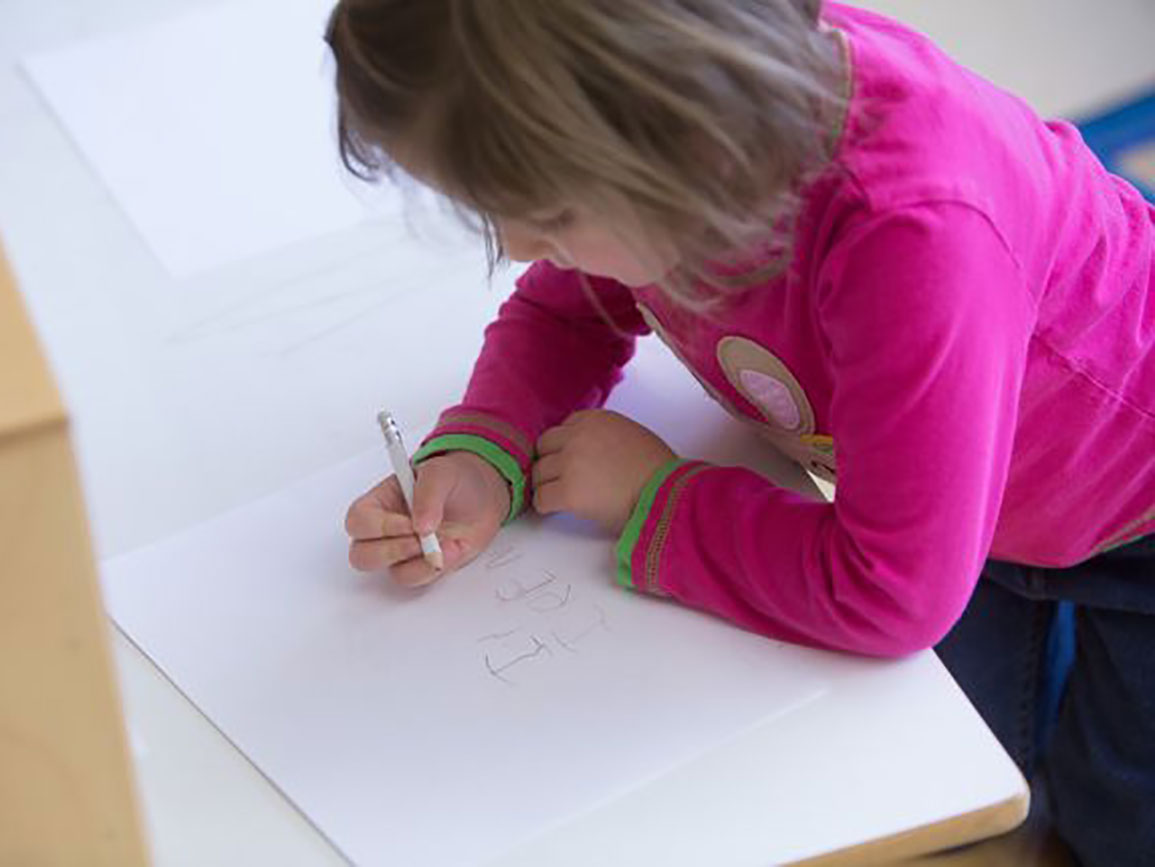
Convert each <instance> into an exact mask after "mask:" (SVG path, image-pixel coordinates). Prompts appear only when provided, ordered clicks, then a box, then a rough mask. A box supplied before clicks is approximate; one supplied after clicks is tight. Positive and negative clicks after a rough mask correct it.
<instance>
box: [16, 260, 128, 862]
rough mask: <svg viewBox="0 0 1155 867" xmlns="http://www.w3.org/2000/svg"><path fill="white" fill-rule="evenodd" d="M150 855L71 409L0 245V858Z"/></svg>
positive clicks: (76, 859) (41, 859)
mask: <svg viewBox="0 0 1155 867" xmlns="http://www.w3.org/2000/svg"><path fill="white" fill-rule="evenodd" d="M146 863H148V855H147V850H146V847H145V843H144V838H143V835H142V833H141V826H140V823H139V820H138V810H137V805H136V795H135V792H134V785H133V779H132V774H131V771H130V764H129V754H128V749H127V744H126V738H125V730H124V725H123V721H122V718H121V711H120V700H119V695H118V690H117V687H116V681H115V679H114V676H113V668H112V662H111V656H110V652H109V643H108V626H107V623H106V620H105V617H104V612H103V608H102V606H101V602H100V595H99V592H98V585H97V581H96V572H95V568H94V564H93V558H92V551H91V546H90V544H89V537H88V528H87V524H86V520H85V512H84V504H83V498H82V495H81V491H80V486H79V484H78V481H77V474H76V469H75V463H74V460H73V456H72V448H71V444H70V442H69V433H68V418H67V415H66V413H65V411H64V408H63V407H62V405H61V403H60V398H59V396H58V395H57V392H56V388H55V385H54V383H53V380H52V377H51V376H50V374H49V372H48V370H47V368H46V366H45V363H44V361H43V359H42V357H41V354H40V351H39V348H38V346H37V343H36V340H35V338H34V337H33V334H32V331H31V328H30V326H29V322H28V318H27V316H26V315H25V312H24V309H23V305H22V303H21V299H20V297H19V295H18V293H17V291H16V286H15V281H14V280H13V277H12V275H11V272H10V271H9V269H8V267H7V263H6V262H5V261H4V259H3V257H2V256H0V865H9V864H12V865H17V864H19V865H23V864H36V865H73V864H76V865H85V867H98V865H110V867H112V865H115V867H136V865H143V864H146Z"/></svg>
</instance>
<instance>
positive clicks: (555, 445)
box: [537, 424, 573, 455]
mask: <svg viewBox="0 0 1155 867" xmlns="http://www.w3.org/2000/svg"><path fill="white" fill-rule="evenodd" d="M572 435H573V431H572V430H570V429H569V428H567V427H566V426H565V425H564V424H560V425H558V426H557V427H551V428H550V429H549V430H547V431H546V432H545V433H543V434H542V435H541V436H540V437H539V438H538V440H537V453H538V454H539V455H549V454H553V453H554V452H559V451H561V449H562V447H563V446H564V445H565V444H566V441H567V440H569V438H570V436H572Z"/></svg>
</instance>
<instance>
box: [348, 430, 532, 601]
mask: <svg viewBox="0 0 1155 867" xmlns="http://www.w3.org/2000/svg"><path fill="white" fill-rule="evenodd" d="M416 473H417V484H416V488H415V490H414V493H413V500H414V502H413V518H412V519H411V518H410V517H409V514H408V512H407V511H406V509H405V500H404V498H403V497H402V495H401V486H400V485H399V484H398V483H397V477H396V476H390V477H389V478H387V479H386V480H385V481H383V482H381V484H379V485H377V487H375V488H373V489H372V490H371V491H369V492H368V493H366V494H364V495H362V496H361V497H358V498H357V499H356V500H355V501H354V502H353V505H352V506H350V507H349V512H348V514H347V515H346V517H345V530H346V532H347V533H348V534H349V537H350V540H351V541H350V544H349V563H350V565H351V566H352V567H353V568H354V569H357V570H359V571H362V572H375V571H378V570H381V569H388V570H389V573H390V575H391V576H392V577H393V579H394V580H395V581H396V582H397V583H398V584H404V585H406V586H410V587H416V586H420V585H422V584H428V583H429V582H431V581H433V579H435V578H437V577H438V576H439V574H440V573H438V572H436V571H435V570H434V569H433V567H432V566H430V565H429V564H428V563H427V562H426V561H425V559H424V558H423V557H422V556H421V544H420V542H418V539H417V535H418V533H427V532H433V531H436V533H437V538H438V540H439V541H440V543H441V550H442V553H443V554H444V556H445V569H444V571H445V572H452V571H453V570H454V569H459V568H460V567H462V566H464V565H465V564H466V563H468V562H469V561H470V560H472V559H473V558H474V557H476V556H477V555H478V554H480V553H481V552H482V551H484V550H485V548H486V547H487V546H488V545H489V543H490V542H491V541H493V537H494V536H496V535H497V531H498V530H499V529H500V528H501V523H502V521H504V520H505V516H506V515H507V514H508V513H509V496H510V494H509V486H508V485H507V484H506V482H505V479H503V478H502V477H501V474H500V473H498V472H497V470H495V469H494V468H493V467H492V466H491V465H490V464H489V463H487V462H486V461H485V460H483V459H482V458H480V457H478V456H477V455H475V454H472V453H471V452H448V453H446V454H443V455H438V456H436V457H432V458H430V459H429V460H427V461H424V462H423V463H422V464H421V465H420V466H419V467H417V469H416Z"/></svg>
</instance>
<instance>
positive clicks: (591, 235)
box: [496, 206, 678, 286]
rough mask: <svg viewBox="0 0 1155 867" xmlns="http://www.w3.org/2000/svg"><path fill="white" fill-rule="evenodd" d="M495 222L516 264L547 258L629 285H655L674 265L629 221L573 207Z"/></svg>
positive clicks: (669, 252)
mask: <svg viewBox="0 0 1155 867" xmlns="http://www.w3.org/2000/svg"><path fill="white" fill-rule="evenodd" d="M496 223H497V230H498V233H499V234H500V236H501V243H502V246H503V247H504V249H505V253H506V255H507V256H508V257H509V258H510V259H512V260H513V261H515V262H532V261H536V260H538V259H548V260H550V261H551V262H553V263H554V264H555V265H557V266H558V267H560V268H577V269H578V270H580V271H584V272H585V273H586V274H591V275H593V276H597V277H609V278H611V279H614V280H617V281H618V282H620V283H624V284H626V285H627V286H645V285H648V284H650V283H655V282H657V281H658V280H660V279H661V278H662V277H663V276H665V275H666V274H667V273H668V272H669V271H670V270H671V269H672V268H673V267H674V266H675V265H676V264H677V261H678V257H677V255H676V253H675V251H674V250H673V248H672V247H671V245H669V244H665V243H662V242H660V241H655V240H654V239H652V238H649V237H647V235H646V233H645V232H643V231H642V230H641V227H640V225H639V224H638V221H637V220H636V219H635V218H633V217H631V216H618V217H606V216H602V215H595V214H594V213H593V212H591V211H589V210H588V209H585V208H583V207H580V206H572V207H564V208H558V209H557V210H555V211H551V212H543V213H540V214H534V215H532V216H531V217H527V218H522V219H516V220H514V219H508V220H506V219H499V220H497V221H496Z"/></svg>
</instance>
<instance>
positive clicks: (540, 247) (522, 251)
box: [498, 226, 553, 262]
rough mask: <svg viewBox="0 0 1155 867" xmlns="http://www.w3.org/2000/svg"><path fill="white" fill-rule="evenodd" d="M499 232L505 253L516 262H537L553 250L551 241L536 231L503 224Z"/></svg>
mask: <svg viewBox="0 0 1155 867" xmlns="http://www.w3.org/2000/svg"><path fill="white" fill-rule="evenodd" d="M498 232H499V234H500V235H501V246H502V249H504V250H505V255H506V256H508V257H509V258H510V259H511V260H512V261H514V262H536V261H537V260H538V259H544V258H546V257H547V256H549V255H550V254H551V253H552V252H553V250H552V247H551V246H550V244H549V242H548V241H547V240H546V239H545V238H544V237H543V236H542V235H540V234H538V233H536V232H532V231H528V230H525V229H518V228H513V227H511V226H501V227H500V228H499V229H498Z"/></svg>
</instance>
